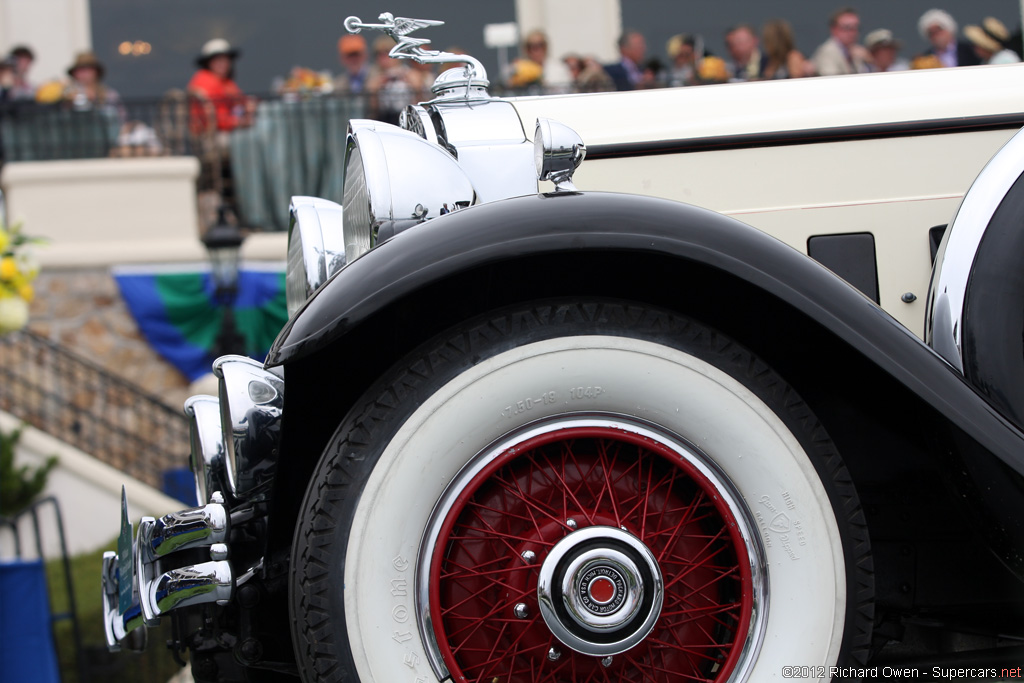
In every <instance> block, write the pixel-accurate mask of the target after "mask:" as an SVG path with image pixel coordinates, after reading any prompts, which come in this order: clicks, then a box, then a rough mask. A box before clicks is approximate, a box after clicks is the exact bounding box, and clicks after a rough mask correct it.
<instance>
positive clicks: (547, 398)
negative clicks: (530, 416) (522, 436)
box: [501, 391, 558, 418]
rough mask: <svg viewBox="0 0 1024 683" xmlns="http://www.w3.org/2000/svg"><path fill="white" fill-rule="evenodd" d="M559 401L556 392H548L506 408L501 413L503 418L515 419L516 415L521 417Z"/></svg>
mask: <svg viewBox="0 0 1024 683" xmlns="http://www.w3.org/2000/svg"><path fill="white" fill-rule="evenodd" d="M557 401H558V396H557V394H556V393H555V392H554V391H546V392H544V393H543V394H541V395H539V396H529V397H527V398H524V399H522V400H519V401H516V402H515V403H512V404H509V405H507V406H505V407H504V408H503V409H502V411H501V416H502V417H506V418H509V417H515V416H516V415H521V414H522V413H525V412H526V411H528V410H533V409H534V408H536V407H537V406H545V405H550V404H552V403H556V402H557Z"/></svg>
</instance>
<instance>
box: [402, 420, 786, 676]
mask: <svg viewBox="0 0 1024 683" xmlns="http://www.w3.org/2000/svg"><path fill="white" fill-rule="evenodd" d="M575 427H604V428H609V429H616V430H621V431H626V432H631V433H634V434H638V435H640V436H643V437H645V438H648V439H651V440H654V441H656V442H658V443H660V444H662V445H665V446H667V447H669V448H671V449H672V450H673V451H675V452H676V453H677V454H678V455H679V457H680V458H682V459H684V460H686V461H687V462H688V463H690V464H691V465H692V466H693V467H695V468H696V469H697V470H698V471H699V472H700V473H701V474H702V475H704V476H705V477H707V478H708V479H709V480H710V481H711V482H713V483H714V484H715V485H716V486H717V487H718V489H719V491H720V492H721V494H722V499H723V501H724V502H725V503H726V505H727V506H728V507H729V510H730V512H731V513H732V515H733V518H734V519H735V520H736V522H737V525H738V526H739V532H740V535H741V537H742V538H743V541H744V545H745V547H746V551H747V557H748V558H749V560H750V575H751V583H752V585H753V596H752V601H753V609H752V614H751V618H750V628H749V630H748V632H747V634H746V636H745V640H744V644H743V649H742V654H741V656H740V660H739V662H737V665H736V668H735V670H734V672H733V676H732V678H731V679H730V680H731V681H732V682H733V683H743V681H746V680H747V679H748V678H749V677H750V673H751V670H752V669H753V667H754V664H755V663H756V661H757V655H758V653H759V652H760V650H761V646H762V644H763V643H764V636H765V631H766V629H767V627H768V610H769V603H770V595H769V588H768V586H769V583H768V575H769V569H768V560H767V557H766V555H765V550H764V546H763V544H762V541H761V534H760V533H758V531H757V526H756V523H755V521H754V517H753V514H752V513H751V511H750V509H749V508H748V507H747V505H746V504H745V503H744V502H743V496H742V495H741V494H740V492H739V491H738V490H737V489H736V487H735V485H734V484H733V483H732V481H731V480H730V479H729V477H728V476H727V475H726V474H725V472H724V471H723V470H722V469H721V468H720V467H719V466H718V465H717V464H716V463H715V462H714V461H712V460H711V459H710V458H708V457H707V456H705V455H704V454H703V453H702V452H701V451H700V449H698V448H696V447H695V446H693V445H692V444H690V443H689V442H688V441H687V440H686V439H684V438H682V437H681V436H679V435H677V434H674V433H672V432H670V431H668V430H666V429H664V428H663V427H660V426H658V425H654V424H651V423H648V422H646V421H643V420H638V419H636V418H633V417H628V416H625V415H618V414H610V413H576V414H566V415H559V416H554V417H551V418H547V419H544V420H540V421H538V422H534V423H532V424H528V425H524V426H523V427H521V428H520V429H517V430H514V431H512V432H509V433H508V434H506V435H505V436H503V437H501V438H499V439H497V440H496V441H494V442H493V443H492V444H491V445H489V446H487V447H486V448H484V449H483V450H481V451H480V453H479V454H477V455H476V456H475V457H474V458H473V459H472V460H470V461H469V462H468V463H467V464H466V465H465V467H463V468H462V470H461V471H460V472H459V473H458V474H457V475H456V476H455V478H454V479H453V480H452V482H451V483H450V484H449V485H448V488H447V489H445V492H444V494H442V496H441V498H440V499H439V500H438V502H437V504H436V505H435V507H434V510H433V512H431V515H430V519H429V520H428V521H427V525H426V528H425V529H424V531H423V537H422V540H421V542H420V551H419V554H418V555H417V557H416V588H415V590H416V596H415V600H416V620H417V626H418V627H419V634H420V640H421V642H423V644H424V647H425V649H426V653H427V658H428V660H429V661H430V666H431V668H432V669H433V671H434V674H435V675H436V676H437V678H438V680H442V679H444V678H446V677H448V676H449V672H448V669H447V667H446V666H445V665H444V661H443V660H442V658H441V653H440V650H439V648H438V645H437V641H436V640H435V639H434V629H433V626H432V622H431V619H430V598H429V596H430V559H431V557H432V556H433V554H434V545H435V542H436V540H437V538H438V537H439V536H440V533H441V527H442V525H443V524H444V521H445V519H446V518H447V516H448V512H449V511H450V510H451V508H452V506H453V505H454V504H455V500H456V498H457V497H458V495H459V493H460V492H461V491H462V489H463V488H464V486H465V483H466V482H469V481H471V480H472V479H473V478H474V477H476V475H477V474H479V472H480V471H481V470H482V469H483V468H484V467H486V466H487V465H488V464H489V463H491V462H492V461H493V460H494V459H495V458H497V457H498V456H499V455H501V454H502V453H504V452H505V451H507V450H508V449H509V448H512V447H513V446H515V445H516V444H518V443H522V442H523V441H526V440H528V439H532V438H533V437H535V436H539V435H541V434H546V433H548V432H551V431H553V430H560V429H567V428H575Z"/></svg>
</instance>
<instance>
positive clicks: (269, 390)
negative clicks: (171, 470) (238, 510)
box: [213, 356, 284, 500]
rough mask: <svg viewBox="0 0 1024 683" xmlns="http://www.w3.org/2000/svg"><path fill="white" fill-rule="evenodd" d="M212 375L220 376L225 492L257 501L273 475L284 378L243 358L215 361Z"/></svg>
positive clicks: (275, 464) (229, 357) (275, 469)
mask: <svg viewBox="0 0 1024 683" xmlns="http://www.w3.org/2000/svg"><path fill="white" fill-rule="evenodd" d="M213 374H214V375H216V376H217V377H219V378H220V388H219V393H220V415H221V429H222V430H223V431H224V437H225V438H224V454H225V458H224V459H225V464H226V465H227V467H226V468H225V469H226V470H227V479H228V488H229V489H230V490H231V493H232V494H233V495H234V496H236V497H238V498H242V499H245V500H255V499H257V498H258V497H259V496H261V495H262V494H264V493H265V489H266V488H268V487H269V485H270V483H271V481H273V478H274V474H275V472H276V471H277V457H278V446H279V444H280V441H281V410H282V408H283V407H284V380H282V379H281V378H280V377H278V376H277V375H275V374H274V373H272V372H268V371H266V370H264V369H263V366H262V365H260V364H259V363H257V362H256V361H254V360H252V359H251V358H245V357H244V356H222V357H221V358H218V359H217V360H216V361H214V363H213Z"/></svg>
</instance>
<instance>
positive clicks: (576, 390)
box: [569, 386, 605, 401]
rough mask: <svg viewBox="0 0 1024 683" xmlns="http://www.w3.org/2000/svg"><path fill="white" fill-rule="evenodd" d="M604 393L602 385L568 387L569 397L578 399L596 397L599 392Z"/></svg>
mask: <svg viewBox="0 0 1024 683" xmlns="http://www.w3.org/2000/svg"><path fill="white" fill-rule="evenodd" d="M603 393H605V390H604V388H603V387H597V386H593V387H582V386H581V387H570V388H569V398H570V399H572V400H574V401H578V400H579V399H581V398H597V397H598V396H600V395H601V394H603Z"/></svg>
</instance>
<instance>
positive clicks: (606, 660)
mask: <svg viewBox="0 0 1024 683" xmlns="http://www.w3.org/2000/svg"><path fill="white" fill-rule="evenodd" d="M611 665H612V658H611V657H610V656H608V657H605V658H604V659H602V660H601V666H603V667H604V668H606V669H607V668H608V667H609V666H611Z"/></svg>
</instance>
